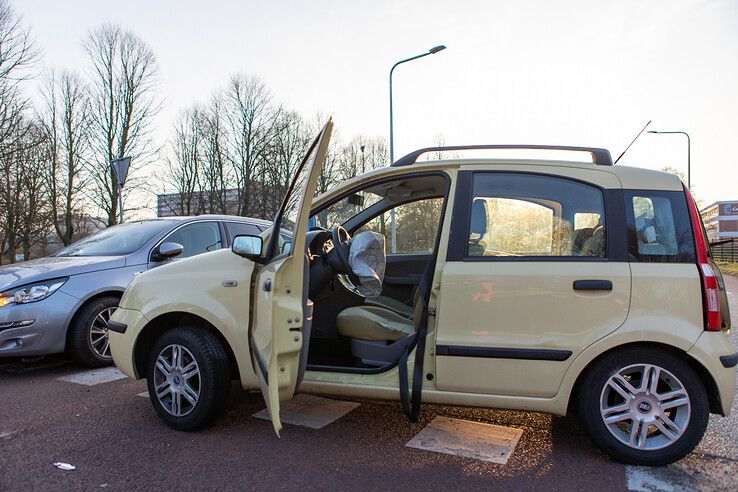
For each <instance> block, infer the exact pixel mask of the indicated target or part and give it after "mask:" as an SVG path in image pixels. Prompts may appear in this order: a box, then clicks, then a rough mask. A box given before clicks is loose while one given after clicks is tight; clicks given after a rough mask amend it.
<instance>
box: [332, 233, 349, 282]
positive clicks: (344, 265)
mask: <svg viewBox="0 0 738 492" xmlns="http://www.w3.org/2000/svg"><path fill="white" fill-rule="evenodd" d="M350 241H351V235H350V234H349V233H348V231H347V230H346V229H344V228H343V227H341V226H340V225H337V226H336V227H334V228H333V229H331V242H332V243H333V250H334V251H335V252H336V258H337V260H338V263H339V265H337V266H338V268H337V270H338V271H337V272H336V273H351V265H349V250H350V249H351V243H350Z"/></svg>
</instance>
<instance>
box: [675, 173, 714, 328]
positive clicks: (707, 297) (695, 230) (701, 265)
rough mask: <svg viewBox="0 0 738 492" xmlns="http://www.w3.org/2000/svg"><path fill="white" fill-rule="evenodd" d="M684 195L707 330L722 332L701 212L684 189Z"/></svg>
mask: <svg viewBox="0 0 738 492" xmlns="http://www.w3.org/2000/svg"><path fill="white" fill-rule="evenodd" d="M684 195H685V196H686V198H687V208H688V209H689V218H690V220H691V222H692V234H693V236H694V247H695V251H696V253H697V267H698V268H697V269H698V270H699V272H700V281H701V283H702V309H703V310H704V315H705V330H708V331H720V330H721V329H722V318H721V317H720V298H719V295H720V292H719V287H718V281H717V277H716V276H715V272H714V271H713V270H712V266H710V258H709V257H708V255H707V248H709V245H708V244H707V238H706V237H705V232H704V229H703V228H702V219H700V211H699V210H698V209H697V204H696V203H695V202H694V199H693V198H692V195H691V193H689V190H687V188H686V187H685V188H684Z"/></svg>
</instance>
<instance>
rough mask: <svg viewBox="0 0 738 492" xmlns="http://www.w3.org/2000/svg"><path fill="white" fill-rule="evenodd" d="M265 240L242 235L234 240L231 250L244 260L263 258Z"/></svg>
mask: <svg viewBox="0 0 738 492" xmlns="http://www.w3.org/2000/svg"><path fill="white" fill-rule="evenodd" d="M262 246H263V240H262V239H261V237H259V236H249V235H241V236H236V237H234V238H233V244H232V245H231V250H232V251H233V252H234V253H236V254H237V255H238V256H242V257H243V258H249V259H254V258H258V257H260V256H261V249H262Z"/></svg>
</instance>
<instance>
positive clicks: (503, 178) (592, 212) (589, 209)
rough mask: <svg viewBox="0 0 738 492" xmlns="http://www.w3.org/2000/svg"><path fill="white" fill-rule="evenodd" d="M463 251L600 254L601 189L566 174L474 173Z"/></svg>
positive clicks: (603, 241)
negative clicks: (562, 176) (563, 176)
mask: <svg viewBox="0 0 738 492" xmlns="http://www.w3.org/2000/svg"><path fill="white" fill-rule="evenodd" d="M467 237H468V245H467V255H466V256H467V257H476V256H483V257H506V258H514V257H536V258H540V257H562V256H567V257H589V258H603V257H605V253H606V251H605V247H606V235H605V207H604V199H603V194H602V190H600V189H599V188H596V187H594V186H591V185H587V184H584V183H581V182H578V181H572V180H569V179H564V178H559V177H553V176H541V175H532V174H515V173H494V172H493V173H474V177H473V196H472V203H471V207H470V217H469V229H468V236H467Z"/></svg>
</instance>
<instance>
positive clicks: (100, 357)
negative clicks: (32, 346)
mask: <svg viewBox="0 0 738 492" xmlns="http://www.w3.org/2000/svg"><path fill="white" fill-rule="evenodd" d="M119 302H120V299H119V298H118V297H115V296H105V297H98V298H97V299H93V300H91V301H90V302H88V303H87V304H85V305H84V306H82V307H81V308H80V310H79V311H78V312H77V314H76V315H75V317H74V321H73V322H72V326H71V327H70V332H69V339H68V343H67V352H68V353H69V356H70V357H71V358H72V359H74V360H75V361H76V362H79V363H80V364H83V365H85V366H89V367H103V366H108V365H110V364H112V363H113V357H112V355H111V354H110V339H109V338H108V321H110V317H111V316H112V315H113V313H114V312H115V310H116V309H117V308H118V303H119Z"/></svg>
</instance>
